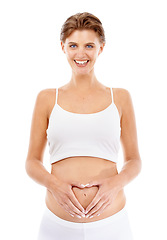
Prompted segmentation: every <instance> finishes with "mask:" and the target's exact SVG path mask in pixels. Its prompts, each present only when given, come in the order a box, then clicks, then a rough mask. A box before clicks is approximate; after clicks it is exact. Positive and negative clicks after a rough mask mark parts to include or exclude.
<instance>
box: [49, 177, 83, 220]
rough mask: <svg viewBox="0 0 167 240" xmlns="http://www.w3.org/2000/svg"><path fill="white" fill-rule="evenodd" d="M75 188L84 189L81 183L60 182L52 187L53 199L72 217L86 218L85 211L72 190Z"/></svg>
mask: <svg viewBox="0 0 167 240" xmlns="http://www.w3.org/2000/svg"><path fill="white" fill-rule="evenodd" d="M73 186H78V187H79V188H84V186H82V185H81V184H79V183H75V184H74V183H73V184H71V183H68V182H63V181H60V180H58V181H56V183H55V184H54V186H53V187H52V190H51V193H52V194H53V197H54V198H55V199H56V201H57V203H58V204H59V205H60V206H61V207H62V208H63V209H64V210H65V211H66V212H68V213H69V214H70V215H71V216H72V217H74V216H77V217H79V218H80V217H85V214H84V210H85V209H84V208H83V207H82V205H81V204H80V203H79V201H78V199H77V198H76V197H75V194H74V192H73V190H72V187H73Z"/></svg>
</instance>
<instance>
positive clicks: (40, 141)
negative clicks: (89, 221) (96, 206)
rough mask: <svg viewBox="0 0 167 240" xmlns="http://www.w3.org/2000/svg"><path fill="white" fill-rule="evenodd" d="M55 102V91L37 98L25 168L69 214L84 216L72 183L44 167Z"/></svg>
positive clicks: (45, 92) (41, 93)
mask: <svg viewBox="0 0 167 240" xmlns="http://www.w3.org/2000/svg"><path fill="white" fill-rule="evenodd" d="M54 102H55V91H54V89H50V90H43V91H41V92H40V93H39V94H38V96H37V99H36V103H35V108H34V112H33V118H32V125H31V133H30V143H29V149H28V155H27V159H26V164H25V167H26V171H27V174H28V175H29V176H30V177H31V178H32V179H33V180H34V181H36V182H37V183H39V184H41V185H43V186H45V187H46V188H47V189H48V190H49V191H50V192H51V193H52V195H53V197H54V198H55V199H56V201H57V203H58V204H59V205H60V206H61V207H62V208H63V209H64V210H65V211H67V212H68V213H69V214H73V215H75V214H76V215H80V216H82V212H83V211H84V208H83V207H82V205H81V204H80V203H79V201H78V199H77V198H76V197H75V195H74V193H73V191H72V186H71V183H66V182H62V181H60V180H59V179H58V178H56V176H54V175H53V174H50V173H49V172H48V171H47V170H46V169H45V167H44V166H43V154H44V150H45V146H46V142H47V135H46V130H47V127H48V119H49V112H50V111H51V110H49V109H50V107H49V106H52V105H53V106H54V104H53V103H54ZM75 185H77V183H75Z"/></svg>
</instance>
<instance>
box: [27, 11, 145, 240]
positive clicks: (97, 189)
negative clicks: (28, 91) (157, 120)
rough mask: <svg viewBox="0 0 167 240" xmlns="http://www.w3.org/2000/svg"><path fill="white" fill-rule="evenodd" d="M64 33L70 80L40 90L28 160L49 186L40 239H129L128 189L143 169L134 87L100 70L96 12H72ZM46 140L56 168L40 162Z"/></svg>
mask: <svg viewBox="0 0 167 240" xmlns="http://www.w3.org/2000/svg"><path fill="white" fill-rule="evenodd" d="M60 40H61V47H62V51H63V52H64V53H65V55H66V57H67V60H68V62H69V64H70V66H71V69H72V75H71V79H70V81H69V82H68V83H67V84H66V85H64V86H62V87H59V88H56V89H46V90H42V91H41V92H39V94H38V96H37V99H36V103H35V108H34V113H33V118H32V126H31V134H30V143H29V150H28V155H27V159H26V171H27V174H28V175H29V176H30V177H31V178H32V179H34V180H35V181H36V182H38V183H39V184H41V185H43V186H45V187H46V190H47V193H46V200H45V201H46V209H45V211H44V214H43V217H42V220H41V224H40V229H39V234H38V240H132V234H131V229H130V226H129V221H128V215H127V212H126V209H125V203H126V198H125V195H124V190H123V189H124V187H125V186H126V185H127V184H128V183H129V182H130V181H132V180H133V179H134V178H135V177H136V176H137V175H138V174H139V172H140V170H141V158H140V154H139V149H138V142H137V130H136V123H135V114H134V109H133V103H132V99H131V96H130V93H129V92H128V91H127V90H126V89H123V88H112V87H107V86H105V85H103V84H102V83H101V82H99V81H98V80H97V78H96V76H95V72H94V65H95V62H96V60H97V58H98V56H99V55H100V54H101V53H102V51H103V48H104V46H105V35H104V29H103V26H102V23H101V21H100V20H99V19H98V18H97V17H96V16H94V15H92V14H90V13H87V12H84V13H77V14H75V15H73V16H71V17H69V18H68V19H67V20H66V21H65V23H64V24H63V26H62V29H61V35H60ZM106 61H108V59H106ZM104 63H105V59H104ZM104 75H105V73H104ZM105 77H106V76H105ZM108 77H109V78H110V76H108ZM57 78H59V76H57ZM47 142H48V145H49V152H50V163H51V173H49V172H48V171H47V170H46V169H45V167H44V166H43V154H44V149H45V146H46V143H47ZM120 142H121V145H122V150H123V155H124V165H123V168H122V170H121V171H120V172H119V173H118V171H117V160H118V152H119V147H120Z"/></svg>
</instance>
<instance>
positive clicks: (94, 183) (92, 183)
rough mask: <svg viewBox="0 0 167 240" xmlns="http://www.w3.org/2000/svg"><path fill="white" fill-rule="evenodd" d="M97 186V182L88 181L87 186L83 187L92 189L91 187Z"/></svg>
mask: <svg viewBox="0 0 167 240" xmlns="http://www.w3.org/2000/svg"><path fill="white" fill-rule="evenodd" d="M97 185H99V182H98V181H96V180H94V181H90V182H89V183H88V184H86V185H85V187H92V186H97Z"/></svg>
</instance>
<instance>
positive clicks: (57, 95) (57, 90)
mask: <svg viewBox="0 0 167 240" xmlns="http://www.w3.org/2000/svg"><path fill="white" fill-rule="evenodd" d="M57 99H58V88H56V103H55V104H57Z"/></svg>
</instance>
